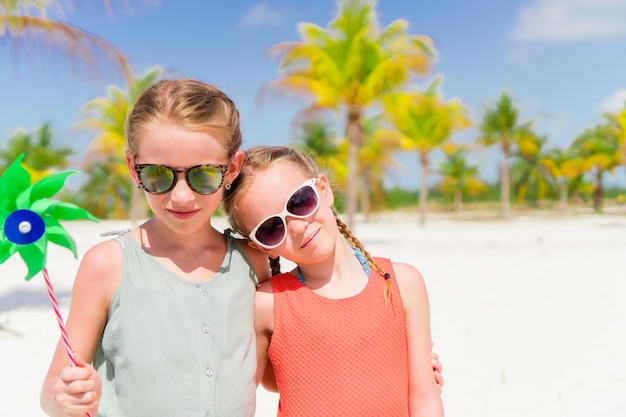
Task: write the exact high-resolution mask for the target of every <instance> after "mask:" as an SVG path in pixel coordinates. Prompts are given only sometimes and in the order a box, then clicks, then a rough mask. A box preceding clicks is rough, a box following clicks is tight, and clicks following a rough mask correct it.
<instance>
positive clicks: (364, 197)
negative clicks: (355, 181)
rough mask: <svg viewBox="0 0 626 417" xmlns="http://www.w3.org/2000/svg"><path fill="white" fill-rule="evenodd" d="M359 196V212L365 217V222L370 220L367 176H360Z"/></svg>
mask: <svg viewBox="0 0 626 417" xmlns="http://www.w3.org/2000/svg"><path fill="white" fill-rule="evenodd" d="M359 191H361V192H360V193H359V195H360V196H361V211H362V212H363V215H364V217H365V220H366V221H367V220H369V219H370V211H371V209H370V189H369V187H368V182H367V176H366V175H361V186H360V189H359Z"/></svg>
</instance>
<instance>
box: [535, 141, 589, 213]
mask: <svg viewBox="0 0 626 417" xmlns="http://www.w3.org/2000/svg"><path fill="white" fill-rule="evenodd" d="M581 161H582V159H581V158H574V157H573V156H572V155H571V152H570V150H569V149H560V148H553V149H550V150H549V151H548V152H546V154H545V157H544V158H543V166H544V167H545V169H547V170H548V171H549V172H550V175H552V177H553V178H554V179H555V181H556V183H557V187H558V189H559V209H561V210H564V209H566V208H567V202H568V200H569V197H568V196H569V187H570V184H571V183H572V182H573V181H574V180H575V179H576V178H579V177H581V176H582V175H583V174H584V172H583V164H582V162H581Z"/></svg>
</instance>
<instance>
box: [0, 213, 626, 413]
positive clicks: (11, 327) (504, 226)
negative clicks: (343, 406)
mask: <svg viewBox="0 0 626 417" xmlns="http://www.w3.org/2000/svg"><path fill="white" fill-rule="evenodd" d="M129 226H130V223H129V222H120V221H116V222H112V221H105V222H101V223H97V224H96V223H87V222H67V223H65V227H66V228H67V230H68V231H69V232H70V234H71V235H72V236H73V237H74V238H75V239H76V241H77V244H78V250H79V256H80V255H81V254H82V253H84V252H85V251H86V250H87V249H88V248H89V247H90V246H91V245H93V244H94V243H97V242H99V241H101V240H102V239H105V238H104V237H101V236H100V233H102V232H106V231H110V230H117V229H123V228H127V227H129ZM355 234H356V235H357V236H359V237H360V238H361V240H362V241H363V243H364V244H365V246H366V248H367V249H368V250H369V251H370V252H371V253H373V254H375V255H379V256H387V257H390V258H392V259H393V260H396V261H403V262H407V263H411V264H413V265H415V266H416V267H417V268H418V269H420V270H421V272H422V274H423V275H424V277H425V279H426V284H427V287H428V291H429V295H430V302H431V323H432V334H433V339H434V341H435V350H436V351H437V352H438V353H439V355H440V357H441V359H442V361H443V364H444V377H445V386H444V388H443V401H444V407H445V410H446V415H447V416H448V417H479V416H480V417H522V416H523V417H583V416H584V417H589V416H594V417H623V416H626V267H625V265H626V213H621V214H611V215H593V214H584V215H576V216H575V215H563V216H556V215H549V216H534V215H533V216H532V217H514V218H512V219H510V220H491V221H485V220H483V221H470V220H463V221H457V220H454V219H452V218H451V217H450V216H431V217H430V218H429V219H428V221H427V223H426V225H425V226H424V227H419V226H418V222H417V215H415V216H410V217H408V216H407V215H399V214H398V215H388V216H385V217H381V218H378V219H376V220H372V221H369V222H364V221H359V222H358V223H357V224H356V226H355ZM48 256H49V259H48V271H49V273H50V277H51V280H52V282H53V285H54V286H55V289H56V293H57V297H58V299H59V301H60V304H61V307H62V313H63V314H64V315H65V314H67V308H68V302H69V296H70V292H71V285H72V280H73V278H74V274H75V272H76V269H77V267H78V261H77V260H75V259H74V258H73V257H72V255H71V254H70V252H69V251H67V250H66V249H63V248H59V247H57V246H54V245H50V247H49V252H48ZM25 271H26V269H25V266H24V265H23V263H22V261H21V259H19V257H18V256H14V257H13V258H11V259H10V260H9V261H8V262H6V263H5V264H3V265H0V415H2V416H7V417H8V416H11V417H40V416H44V414H43V412H42V411H41V410H40V409H39V389H40V386H41V383H42V380H43V377H44V374H45V372H46V370H47V366H48V362H49V359H50V356H51V354H52V350H53V349H54V346H55V343H56V341H57V339H58V337H59V330H58V327H57V324H56V321H55V317H54V314H53V311H52V308H51V306H50V303H49V301H48V296H47V293H46V289H45V283H44V281H43V277H42V276H41V275H40V274H39V275H37V276H36V277H35V278H33V280H32V281H30V282H25V281H24V279H23V277H24V275H25ZM328 377H329V378H332V375H328ZM373 377H375V376H373ZM320 382H321V383H323V381H320ZM276 401H277V397H276V395H274V394H269V393H267V392H265V391H264V390H263V389H259V395H258V399H257V404H258V405H257V410H258V411H257V416H263V417H265V416H274V415H275V409H276Z"/></svg>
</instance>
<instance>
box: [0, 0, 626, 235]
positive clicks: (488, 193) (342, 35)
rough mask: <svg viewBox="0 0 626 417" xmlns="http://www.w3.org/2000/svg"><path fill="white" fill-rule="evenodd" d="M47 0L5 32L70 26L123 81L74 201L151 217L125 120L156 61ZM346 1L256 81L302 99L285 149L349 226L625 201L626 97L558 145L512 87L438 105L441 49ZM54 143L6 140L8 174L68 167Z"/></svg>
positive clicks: (88, 120)
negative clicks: (433, 214)
mask: <svg viewBox="0 0 626 417" xmlns="http://www.w3.org/2000/svg"><path fill="white" fill-rule="evenodd" d="M103 3H104V4H105V5H107V4H109V2H108V1H103ZM52 6H55V7H60V3H58V2H56V1H53V0H44V1H41V0H39V1H38V0H13V1H1V0H0V37H2V38H6V39H9V40H18V39H19V40H21V41H22V42H23V43H24V44H28V42H32V44H33V45H35V46H40V45H41V43H39V42H37V40H40V39H42V38H41V36H44V35H43V34H45V33H46V31H49V32H48V33H49V34H55V33H57V31H60V32H63V33H65V35H64V36H61V37H58V36H50V38H51V39H53V40H54V41H55V42H58V44H56V43H55V44H54V45H52V44H46V45H45V46H44V48H50V49H51V50H53V51H55V52H57V55H55V56H57V57H59V58H61V59H63V60H67V63H70V64H71V65H81V66H82V67H83V68H90V71H89V73H91V74H97V73H98V71H96V69H98V68H100V69H101V65H100V64H102V63H101V62H98V63H96V62H95V61H94V60H93V57H92V55H98V56H105V57H108V62H112V63H113V64H114V65H113V67H114V68H116V69H117V70H118V71H121V73H122V74H124V81H125V83H126V85H125V87H119V86H116V85H113V84H110V85H109V86H108V87H107V88H106V95H104V96H103V97H98V98H95V99H93V100H90V101H89V102H88V103H86V104H85V105H84V106H83V108H82V111H83V113H82V114H83V118H82V119H81V120H79V121H78V122H77V123H76V125H75V127H76V128H77V129H81V130H84V131H88V132H91V133H93V135H94V136H93V138H92V140H91V141H90V142H89V145H88V146H87V149H86V151H85V155H83V156H82V158H81V159H82V160H83V161H84V162H83V163H82V164H81V168H82V170H83V171H84V173H85V174H86V177H87V179H86V180H85V181H84V182H83V183H82V184H80V186H79V187H78V190H77V191H76V192H75V193H73V194H72V196H71V197H70V198H72V199H73V200H75V201H76V202H78V203H79V204H80V205H81V206H83V207H85V208H86V209H88V210H89V211H91V212H92V213H94V214H95V215H96V216H97V217H100V218H123V217H129V216H130V217H131V218H139V217H142V216H145V215H146V214H147V213H146V210H147V208H146V206H145V204H144V203H143V202H142V200H141V198H138V197H140V193H137V192H134V189H133V187H132V183H131V182H130V180H129V176H128V173H127V168H126V163H125V156H124V120H125V117H126V113H127V111H128V108H129V107H130V106H131V105H132V103H133V102H134V100H135V99H136V98H137V96H138V95H139V94H141V92H143V91H144V90H145V89H146V88H147V87H148V86H149V85H151V84H152V83H154V82H155V81H156V80H157V79H158V78H159V77H160V75H161V69H160V68H154V69H153V70H151V71H148V72H147V73H146V74H144V75H141V76H137V75H136V74H134V73H133V71H132V69H131V67H130V65H129V61H128V58H127V57H126V56H125V55H124V54H123V52H121V51H119V50H118V49H117V48H116V47H114V46H113V45H110V44H108V43H107V42H106V41H103V40H100V39H95V38H94V36H93V35H91V34H90V33H89V32H87V31H84V30H82V29H80V28H75V27H65V26H68V25H65V24H64V23H63V22H54V21H50V20H49V18H47V17H46V15H45V13H43V11H45V10H46V9H47V8H49V7H52ZM338 6H339V7H338V9H337V12H336V15H335V17H334V18H333V19H332V20H331V21H330V23H329V24H328V25H327V26H326V27H320V26H317V25H314V24H312V23H300V24H299V26H298V29H299V34H300V37H301V39H300V40H298V41H287V42H281V43H279V44H276V45H274V46H272V47H271V48H270V49H269V51H270V52H271V53H272V54H273V55H274V56H275V57H276V58H277V59H278V76H277V78H276V79H274V80H272V81H270V82H268V83H267V84H265V85H263V86H260V90H259V95H260V97H262V98H264V97H266V96H267V95H268V94H270V93H271V94H274V95H281V94H285V95H293V96H296V97H299V98H301V99H303V100H304V105H303V108H302V110H301V112H300V113H299V114H298V116H297V118H296V119H295V121H296V122H297V126H298V129H296V130H295V132H296V133H295V135H294V137H293V140H292V142H291V144H292V145H293V146H297V147H300V148H302V149H304V150H306V151H307V153H309V154H311V155H312V156H313V157H314V158H315V159H316V160H317V162H318V164H319V165H320V167H321V168H322V169H323V170H324V171H325V172H327V173H328V174H329V176H330V178H331V180H332V182H333V184H334V185H335V186H336V189H337V191H338V198H336V204H337V207H338V208H339V209H340V210H342V211H343V212H344V214H345V216H346V219H347V222H348V224H352V223H353V222H354V216H355V215H356V214H357V213H362V214H363V215H364V216H365V218H368V217H369V216H370V214H371V213H372V212H375V211H378V210H388V209H398V208H401V207H404V206H410V207H411V209H412V210H415V207H416V205H417V207H418V214H419V222H420V224H424V223H425V221H426V213H427V211H429V210H432V209H433V207H437V208H440V207H443V210H451V211H452V210H453V211H455V212H457V213H460V212H462V211H463V210H466V208H467V204H469V203H475V202H480V201H483V202H484V201H488V202H494V203H495V202H498V203H499V205H500V210H499V213H500V216H502V217H504V218H508V217H511V216H512V215H513V212H514V209H519V208H521V207H523V206H527V207H529V208H530V209H535V208H541V207H550V206H552V205H553V203H554V206H556V207H557V208H558V209H560V210H565V209H567V208H568V207H570V208H571V207H572V206H574V207H580V206H585V205H587V204H589V205H590V206H591V208H592V209H593V210H595V211H597V212H600V211H602V210H603V207H604V204H605V199H606V197H607V196H611V198H612V199H614V200H615V201H617V202H622V203H624V202H626V197H625V196H624V192H623V191H621V190H620V189H619V188H617V189H607V187H606V181H607V178H608V177H609V176H610V175H613V176H616V175H620V172H623V168H624V166H625V165H626V102H625V103H624V105H623V106H622V108H621V109H619V110H618V111H615V112H607V113H604V114H602V115H600V121H599V122H598V123H597V124H596V125H595V126H591V127H589V128H587V129H585V130H584V131H582V132H580V133H579V134H578V135H576V137H574V138H572V140H571V143H570V144H569V145H567V146H562V147H555V146H552V144H551V142H550V138H549V137H548V136H546V135H543V134H541V133H539V132H538V131H537V128H536V120H534V119H525V118H522V116H521V108H520V106H519V105H518V100H517V99H516V98H515V97H513V95H512V94H510V93H509V92H508V91H506V90H502V91H500V92H499V93H498V94H497V95H496V96H495V97H493V98H492V99H491V100H490V101H489V102H488V104H487V105H486V106H485V107H484V108H482V109H479V113H478V114H475V115H472V109H470V108H468V107H467V106H466V105H465V104H463V102H462V100H461V99H460V98H452V99H444V97H443V94H442V93H441V91H440V90H441V86H442V84H443V80H444V77H443V75H441V74H431V71H432V68H433V63H434V62H435V60H436V57H437V52H436V51H435V48H434V45H433V42H432V40H431V39H430V38H429V37H427V36H421V35H413V34H409V33H408V27H409V25H408V22H407V21H406V20H403V19H398V20H395V21H393V22H392V23H390V24H389V25H388V26H386V27H384V28H382V29H380V28H379V24H378V19H377V15H376V3H375V2H374V1H368V0H340V1H339V2H338ZM46 50H47V49H46ZM64 62H66V61H64ZM92 66H93V67H92ZM422 85H426V87H424V88H422V87H420V86H422ZM57 143H59V140H58V139H57V136H56V133H55V132H54V130H53V129H52V125H51V124H50V123H43V124H42V125H41V126H38V127H35V128H34V129H33V130H32V131H24V129H17V130H16V131H15V132H13V133H12V134H10V135H9V136H8V137H7V138H6V139H5V140H4V143H3V145H2V147H0V171H2V170H4V169H5V167H6V166H8V165H9V164H10V163H11V162H12V161H13V160H14V159H15V158H16V156H17V155H19V154H20V153H25V154H26V157H25V158H24V160H23V162H22V164H23V165H24V166H25V168H26V169H27V170H28V171H29V173H30V174H31V176H33V177H35V178H36V177H37V176H42V175H46V174H47V173H50V172H53V171H55V170H58V169H63V168H65V167H67V166H68V165H70V164H72V161H71V159H70V157H71V156H72V155H73V153H72V152H73V151H72V149H71V148H69V147H67V146H59V145H57ZM491 152H494V153H496V154H497V155H498V158H499V170H498V175H497V180H496V182H494V183H489V182H487V181H485V180H484V178H483V174H484V173H483V172H481V169H482V168H483V164H481V163H479V162H477V161H479V160H480V159H481V158H484V155H485V154H487V153H491ZM405 155H407V156H410V158H411V160H413V161H415V163H416V164H417V165H419V168H420V169H419V174H418V175H417V176H416V177H415V178H414V179H412V183H413V184H414V185H415V187H416V189H415V190H401V189H398V188H397V187H394V182H393V178H394V176H397V175H405V173H406V172H408V171H409V170H408V169H407V167H406V164H403V163H400V160H401V159H402V158H403V157H404V156H405Z"/></svg>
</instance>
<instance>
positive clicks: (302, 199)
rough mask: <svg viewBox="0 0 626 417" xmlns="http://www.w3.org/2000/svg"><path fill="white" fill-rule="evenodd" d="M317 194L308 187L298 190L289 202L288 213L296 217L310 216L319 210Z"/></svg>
mask: <svg viewBox="0 0 626 417" xmlns="http://www.w3.org/2000/svg"><path fill="white" fill-rule="evenodd" d="M317 203H318V201H317V194H316V193H315V190H314V189H313V188H312V187H311V186H310V185H307V186H305V187H302V188H300V189H299V190H297V191H296V192H295V193H294V194H293V195H292V196H291V198H290V199H289V201H288V202H287V211H288V212H289V213H291V214H293V215H296V216H308V215H310V214H312V213H313V212H314V211H315V209H317Z"/></svg>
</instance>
